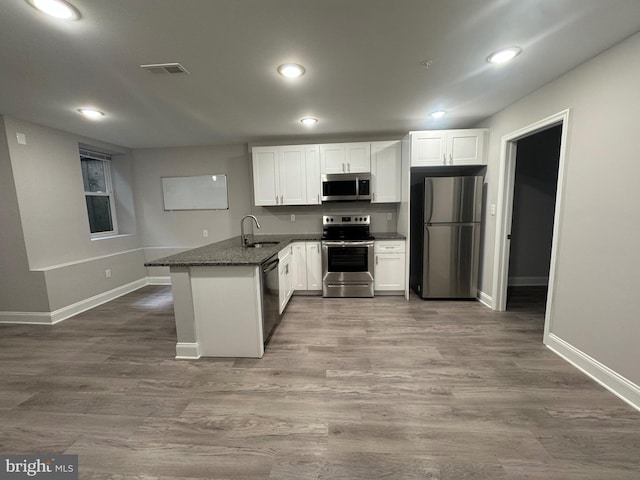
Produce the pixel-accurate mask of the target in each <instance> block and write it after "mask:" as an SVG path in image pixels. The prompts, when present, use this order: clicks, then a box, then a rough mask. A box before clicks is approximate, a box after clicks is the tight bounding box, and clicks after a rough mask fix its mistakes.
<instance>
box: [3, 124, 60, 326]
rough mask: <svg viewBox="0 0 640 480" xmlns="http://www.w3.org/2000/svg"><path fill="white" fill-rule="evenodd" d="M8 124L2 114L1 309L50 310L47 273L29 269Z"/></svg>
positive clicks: (7, 310) (11, 310)
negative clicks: (7, 130)
mask: <svg viewBox="0 0 640 480" xmlns="http://www.w3.org/2000/svg"><path fill="white" fill-rule="evenodd" d="M4 124H5V120H4V118H3V117H0V272H2V274H1V275H0V312H23V311H31V312H47V311H49V299H48V297H47V288H46V285H45V280H44V274H43V273H42V272H31V271H29V261H28V258H27V249H26V246H25V244H24V235H23V234H22V223H21V219H20V209H19V207H18V198H17V195H16V187H15V183H14V180H13V169H12V168H11V158H10V157H9V148H8V144H7V136H6V131H5V126H4ZM2 319H3V318H2V317H0V320H2Z"/></svg>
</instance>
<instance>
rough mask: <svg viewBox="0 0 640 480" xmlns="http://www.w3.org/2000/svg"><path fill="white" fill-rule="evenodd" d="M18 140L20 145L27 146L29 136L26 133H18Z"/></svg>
mask: <svg viewBox="0 0 640 480" xmlns="http://www.w3.org/2000/svg"><path fill="white" fill-rule="evenodd" d="M16 140H17V141H18V143H19V144H20V145H26V144H27V136H26V135H25V134H24V133H20V132H17V133H16Z"/></svg>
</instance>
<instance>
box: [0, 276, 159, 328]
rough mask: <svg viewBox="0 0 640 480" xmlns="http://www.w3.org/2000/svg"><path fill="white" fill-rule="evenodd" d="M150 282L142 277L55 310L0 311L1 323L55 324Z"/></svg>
mask: <svg viewBox="0 0 640 480" xmlns="http://www.w3.org/2000/svg"><path fill="white" fill-rule="evenodd" d="M149 284H150V283H149V280H148V278H147V277H145V278H141V279H140V280H136V281H134V282H131V283H127V284H125V285H121V286H119V287H117V288H114V289H112V290H108V291H106V292H103V293H100V294H98V295H94V296H93V297H89V298H85V299H84V300H80V301H79V302H76V303H73V304H71V305H67V306H66V307H62V308H59V309H58V310H54V311H53V312H0V323H17V324H31V325H54V324H56V323H59V322H62V321H63V320H66V319H68V318H71V317H73V316H75V315H78V314H79V313H82V312H86V311H87V310H90V309H92V308H95V307H97V306H98V305H102V304H103V303H107V302H110V301H111V300H114V299H116V298H118V297H121V296H123V295H126V294H127V293H131V292H133V291H135V290H138V289H139V288H142V287H144V286H146V285H149Z"/></svg>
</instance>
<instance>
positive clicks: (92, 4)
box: [0, 0, 640, 148]
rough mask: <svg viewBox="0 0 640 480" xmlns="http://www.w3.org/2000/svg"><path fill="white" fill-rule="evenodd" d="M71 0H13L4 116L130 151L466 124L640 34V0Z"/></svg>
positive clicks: (5, 27) (1, 32) (2, 80)
mask: <svg viewBox="0 0 640 480" xmlns="http://www.w3.org/2000/svg"><path fill="white" fill-rule="evenodd" d="M70 1H71V3H72V4H73V5H75V7H76V8H77V9H78V10H79V11H80V12H81V15H82V17H81V19H80V20H77V21H72V22H68V21H67V22H65V21H60V20H55V19H53V18H50V17H47V16H46V15H44V14H42V13H40V12H38V11H36V10H34V9H33V8H32V7H31V6H30V5H29V4H28V3H27V2H26V1H25V0H2V6H0V114H6V115H9V116H12V117H15V118H19V119H23V120H27V121H31V122H34V123H39V124H43V125H47V126H51V127H54V128H58V129H61V130H65V131H69V132H73V133H76V134H79V135H84V136H87V137H90V138H93V139H97V140H102V141H106V142H111V143H115V144H117V145H121V146H125V147H131V148H144V147H168V146H186V145H213V144H226V143H244V142H259V141H274V140H285V139H287V140H290V141H296V139H301V138H308V137H310V136H317V137H319V138H322V137H326V138H345V139H346V138H349V137H352V138H362V137H366V136H373V135H377V136H383V135H390V134H402V133H404V132H407V131H409V130H425V129H438V128H466V127H469V126H472V125H474V124H476V123H477V122H478V121H480V120H482V119H483V118H486V117H488V116H490V115H492V114H494V113H495V112H497V111H499V110H501V109H502V108H504V107H506V106H507V105H509V104H510V103H512V102H513V101H515V100H517V99H518V98H520V97H522V96H524V95H526V94H527V93H529V92H531V91H533V90H535V89H537V88H539V87H540V86H542V85H544V84H546V83H548V82H549V81H551V80H553V79H555V78H557V77H558V76H560V75H562V74H563V73H565V72H567V71H569V70H571V69H572V68H574V67H576V66H577V65H579V64H580V63H582V62H584V61H585V60H587V59H589V58H591V57H593V56H595V55H597V54H598V53H600V52H602V51H604V50H606V49H607V48H609V47H611V46H613V45H614V44H616V43H618V42H620V41H621V40H623V39H625V38H627V37H629V36H631V35H632V34H634V33H636V32H638V31H640V1H638V0H135V1H132V0H101V1H97V0H70ZM510 45H518V46H520V47H522V49H523V52H522V54H521V55H520V56H519V57H517V58H516V59H515V60H514V61H513V62H512V63H510V64H507V65H502V66H494V65H490V64H489V63H487V62H486V61H485V59H486V57H487V56H488V55H489V54H490V53H491V52H492V51H495V50H497V49H499V48H501V47H505V46H510ZM424 61H430V62H431V63H430V64H429V67H428V68H425V66H424V65H423V64H422V63H423V62H424ZM164 62H179V63H181V64H182V65H184V67H185V68H186V69H187V70H188V71H189V72H190V74H189V75H187V74H174V75H170V74H160V75H159V74H153V73H150V72H148V71H145V70H143V69H141V68H140V65H141V64H150V63H164ZM287 62H295V63H300V64H302V65H304V67H305V68H306V74H305V75H304V76H302V77H301V78H299V79H297V80H295V81H294V80H290V79H285V78H283V77H281V76H280V75H278V73H277V71H276V68H277V66H278V65H279V64H282V63H287ZM82 106H94V107H96V108H98V109H99V110H102V111H103V112H105V116H104V117H103V119H102V120H100V121H98V122H91V121H88V120H86V119H84V118H82V117H81V116H80V115H79V114H78V112H77V109H78V108H79V107H82ZM438 109H444V110H447V111H448V114H447V115H446V116H445V117H443V118H441V119H439V120H435V119H432V118H431V117H430V116H429V113H430V112H432V111H434V110H438ZM307 115H311V116H314V117H317V118H318V119H319V122H318V124H316V125H315V126H314V127H311V128H310V127H305V126H304V125H302V124H300V122H299V120H300V118H302V117H304V116H307Z"/></svg>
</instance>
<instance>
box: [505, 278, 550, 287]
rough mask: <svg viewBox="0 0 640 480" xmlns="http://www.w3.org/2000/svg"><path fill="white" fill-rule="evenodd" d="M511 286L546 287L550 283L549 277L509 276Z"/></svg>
mask: <svg viewBox="0 0 640 480" xmlns="http://www.w3.org/2000/svg"><path fill="white" fill-rule="evenodd" d="M508 285H509V286H510V287H546V286H547V285H549V277H548V276H544V277H509V281H508Z"/></svg>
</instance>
